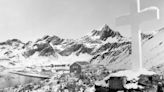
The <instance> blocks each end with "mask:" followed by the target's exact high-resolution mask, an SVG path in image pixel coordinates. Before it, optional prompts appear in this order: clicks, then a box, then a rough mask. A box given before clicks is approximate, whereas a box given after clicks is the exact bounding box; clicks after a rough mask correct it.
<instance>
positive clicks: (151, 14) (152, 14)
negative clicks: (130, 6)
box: [139, 7, 159, 22]
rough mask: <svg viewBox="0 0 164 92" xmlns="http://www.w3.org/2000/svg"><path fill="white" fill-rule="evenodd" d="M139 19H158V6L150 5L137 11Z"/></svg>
mask: <svg viewBox="0 0 164 92" xmlns="http://www.w3.org/2000/svg"><path fill="white" fill-rule="evenodd" d="M139 17H140V21H141V22H142V21H149V20H152V19H159V10H158V8H155V7H151V8H146V9H144V10H142V11H141V12H139Z"/></svg>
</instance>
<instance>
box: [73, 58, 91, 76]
mask: <svg viewBox="0 0 164 92" xmlns="http://www.w3.org/2000/svg"><path fill="white" fill-rule="evenodd" d="M89 64H90V63H89V62H86V61H77V62H74V63H73V64H72V65H71V66H70V73H76V74H80V73H81V72H82V70H83V69H84V68H85V67H86V66H88V65H89Z"/></svg>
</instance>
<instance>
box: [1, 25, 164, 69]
mask: <svg viewBox="0 0 164 92" xmlns="http://www.w3.org/2000/svg"><path fill="white" fill-rule="evenodd" d="M163 32H164V30H163V29H161V30H160V31H158V32H157V31H156V34H143V33H142V34H141V36H142V39H143V53H144V65H146V67H151V66H152V65H151V64H149V63H147V62H151V63H153V62H154V63H155V62H156V60H158V61H159V60H160V61H159V62H158V63H159V64H160V63H163V62H162V60H163V59H161V58H162V55H164V54H163V53H162V49H161V48H162V43H163V38H162V36H161V35H164V34H162V33H163ZM147 53H148V54H147ZM150 53H151V54H150ZM159 53H160V55H161V56H160V55H159ZM130 54H131V41H130V38H126V37H123V36H122V35H121V34H120V33H119V32H117V31H114V30H112V29H111V28H110V27H109V26H108V25H104V27H103V28H102V29H101V30H93V31H91V33H89V34H87V35H85V36H83V37H81V38H80V39H76V40H74V39H63V38H60V37H58V36H56V35H53V36H49V35H46V36H44V37H42V38H39V39H37V40H36V41H35V42H32V41H29V42H27V43H24V42H21V41H20V40H18V39H12V40H8V41H6V42H2V43H0V62H1V63H0V65H5V66H8V67H10V66H11V67H13V66H14V67H15V66H17V67H23V66H31V65H48V64H71V63H73V62H75V61H89V62H91V63H92V64H104V65H106V66H108V68H109V69H121V68H130V66H131V62H130ZM155 64H157V63H155ZM155 64H153V65H155Z"/></svg>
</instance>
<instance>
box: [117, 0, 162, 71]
mask: <svg viewBox="0 0 164 92" xmlns="http://www.w3.org/2000/svg"><path fill="white" fill-rule="evenodd" d="M156 18H157V19H159V9H158V8H157V7H149V8H145V9H143V10H141V9H140V0H137V1H136V0H135V2H132V3H131V7H130V14H129V15H125V16H121V17H118V18H117V19H116V26H123V25H131V35H132V59H131V62H132V70H140V69H142V68H143V67H142V48H141V30H140V28H139V26H140V24H141V23H142V22H143V21H148V20H151V19H156Z"/></svg>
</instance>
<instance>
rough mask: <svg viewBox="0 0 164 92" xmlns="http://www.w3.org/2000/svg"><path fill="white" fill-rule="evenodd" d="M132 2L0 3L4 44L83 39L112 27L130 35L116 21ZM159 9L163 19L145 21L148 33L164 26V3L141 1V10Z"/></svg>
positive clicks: (62, 0) (57, 0)
mask: <svg viewBox="0 0 164 92" xmlns="http://www.w3.org/2000/svg"><path fill="white" fill-rule="evenodd" d="M129 1H131V0H0V41H5V40H7V39H12V38H18V39H20V40H22V41H29V40H35V39H37V38H41V37H42V36H44V35H58V36H60V37H62V38H80V37H82V36H84V35H85V34H87V33H89V32H91V31H92V30H93V29H100V28H101V27H102V26H103V25H104V24H108V25H109V26H110V27H111V28H112V29H114V30H116V31H120V32H121V33H122V34H123V35H125V36H130V28H129V27H116V26H115V18H116V17H118V16H121V15H124V14H127V13H128V12H129V4H130V3H129ZM149 6H157V7H159V8H160V16H161V19H160V20H158V21H157V20H153V21H149V22H145V23H144V24H143V25H142V26H141V27H142V29H143V30H144V31H148V30H149V31H153V30H157V29H160V28H162V27H164V18H163V17H162V16H164V0H141V8H146V7H149Z"/></svg>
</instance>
